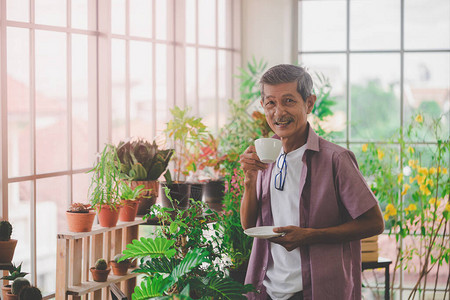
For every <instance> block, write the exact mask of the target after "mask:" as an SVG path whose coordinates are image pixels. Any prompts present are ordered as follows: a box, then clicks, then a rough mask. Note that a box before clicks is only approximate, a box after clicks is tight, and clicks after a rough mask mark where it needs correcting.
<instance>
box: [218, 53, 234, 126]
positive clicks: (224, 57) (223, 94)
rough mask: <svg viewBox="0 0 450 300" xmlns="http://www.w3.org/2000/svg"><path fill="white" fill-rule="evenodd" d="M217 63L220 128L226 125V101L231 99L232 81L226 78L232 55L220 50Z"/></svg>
mask: <svg viewBox="0 0 450 300" xmlns="http://www.w3.org/2000/svg"><path fill="white" fill-rule="evenodd" d="M217 55H218V56H219V57H218V62H219V66H218V69H219V72H218V74H217V75H218V76H219V80H218V82H219V86H218V87H217V90H218V95H219V99H218V100H219V104H218V108H217V109H218V110H219V128H218V129H220V128H222V127H223V126H224V125H225V124H226V123H227V116H228V99H231V98H232V97H233V96H232V94H231V93H232V90H231V89H232V87H231V84H232V79H231V78H230V76H227V74H231V70H232V66H231V63H232V61H231V58H232V56H233V54H232V53H231V51H225V50H220V51H218V54H217Z"/></svg>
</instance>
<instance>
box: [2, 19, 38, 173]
mask: <svg viewBox="0 0 450 300" xmlns="http://www.w3.org/2000/svg"><path fill="white" fill-rule="evenodd" d="M7 37H8V40H7V47H8V48H7V51H8V55H7V57H8V64H7V67H8V70H7V73H8V75H7V85H8V95H7V96H8V153H9V155H8V160H9V162H8V173H9V176H11V177H14V176H21V175H22V176H23V175H30V174H31V151H32V149H31V147H30V141H31V131H30V130H31V123H30V118H31V114H30V82H29V81H30V78H29V76H30V70H29V68H30V52H29V51H30V49H29V30H28V29H21V28H11V27H9V28H8V29H7Z"/></svg>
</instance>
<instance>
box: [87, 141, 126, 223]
mask: <svg viewBox="0 0 450 300" xmlns="http://www.w3.org/2000/svg"><path fill="white" fill-rule="evenodd" d="M88 172H91V173H93V174H92V179H91V185H90V187H89V191H90V199H89V200H90V202H91V205H92V207H93V208H94V209H95V210H96V211H97V215H98V220H99V223H100V226H102V227H114V226H116V224H117V221H118V220H119V210H120V190H119V181H120V179H119V176H120V162H119V160H118V158H117V151H116V147H114V146H113V145H110V144H107V145H106V146H105V148H104V149H103V151H102V153H101V155H100V158H99V160H98V162H97V164H96V165H95V166H94V168H92V169H91V170H89V171H88Z"/></svg>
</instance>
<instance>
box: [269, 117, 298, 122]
mask: <svg viewBox="0 0 450 300" xmlns="http://www.w3.org/2000/svg"><path fill="white" fill-rule="evenodd" d="M274 121H275V123H286V122H292V121H294V118H292V117H281V118H278V119H275V120H274Z"/></svg>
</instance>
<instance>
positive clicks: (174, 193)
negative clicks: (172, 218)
mask: <svg viewBox="0 0 450 300" xmlns="http://www.w3.org/2000/svg"><path fill="white" fill-rule="evenodd" d="M166 186H167V187H168V188H169V189H170V192H169V195H170V197H171V198H172V200H173V203H172V202H171V201H170V200H169V199H168V198H167V197H166V194H165V193H164V190H163V187H166ZM190 196H191V185H190V184H189V183H186V182H184V183H173V184H171V185H167V184H166V183H161V204H162V206H163V207H174V208H177V209H187V208H189V197H190Z"/></svg>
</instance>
